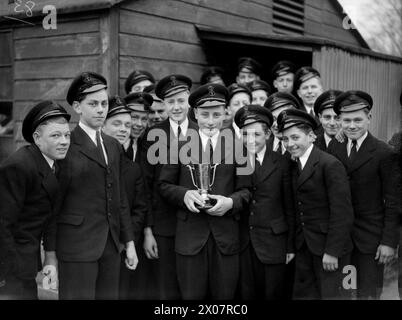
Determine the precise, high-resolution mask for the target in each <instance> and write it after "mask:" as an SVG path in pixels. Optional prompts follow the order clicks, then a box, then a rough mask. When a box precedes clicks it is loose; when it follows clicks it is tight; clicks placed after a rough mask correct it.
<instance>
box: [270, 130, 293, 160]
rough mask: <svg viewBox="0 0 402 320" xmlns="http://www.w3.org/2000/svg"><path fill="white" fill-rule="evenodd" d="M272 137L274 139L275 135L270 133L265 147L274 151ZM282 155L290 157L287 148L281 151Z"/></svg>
mask: <svg viewBox="0 0 402 320" xmlns="http://www.w3.org/2000/svg"><path fill="white" fill-rule="evenodd" d="M274 139H275V136H274V135H273V134H271V136H270V137H269V139H268V141H267V149H268V150H272V151H274ZM274 152H275V151H274ZM282 156H284V157H286V158H287V159H290V158H291V157H290V153H289V152H288V151H287V150H286V151H285V153H282Z"/></svg>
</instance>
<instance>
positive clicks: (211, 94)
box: [208, 86, 215, 97]
mask: <svg viewBox="0 0 402 320" xmlns="http://www.w3.org/2000/svg"><path fill="white" fill-rule="evenodd" d="M208 91H209V95H210V96H211V97H213V96H215V91H214V87H213V86H209V87H208Z"/></svg>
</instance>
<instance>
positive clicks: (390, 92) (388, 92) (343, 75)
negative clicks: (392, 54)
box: [313, 47, 402, 142]
mask: <svg viewBox="0 0 402 320" xmlns="http://www.w3.org/2000/svg"><path fill="white" fill-rule="evenodd" d="M313 66H314V67H315V68H317V69H318V70H319V71H320V73H321V76H322V79H323V84H324V87H325V88H327V89H339V90H363V91H366V92H368V93H370V94H371V96H372V97H373V100H374V107H373V110H372V114H373V118H372V120H371V123H370V132H371V133H373V134H374V135H375V136H376V137H378V138H379V139H381V140H384V141H386V142H388V140H389V139H390V138H391V137H392V135H393V134H394V133H395V132H397V131H398V130H400V127H401V106H400V103H399V97H400V94H401V90H402V63H398V62H394V61H389V60H383V59H379V58H375V57H370V56H365V55H359V54H354V53H350V52H348V51H345V50H343V49H340V48H333V47H322V48H321V51H316V52H314V55H313Z"/></svg>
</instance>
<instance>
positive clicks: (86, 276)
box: [59, 233, 120, 300]
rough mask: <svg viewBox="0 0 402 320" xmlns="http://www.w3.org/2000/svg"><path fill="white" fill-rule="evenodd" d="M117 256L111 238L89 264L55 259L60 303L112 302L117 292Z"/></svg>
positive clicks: (118, 256)
mask: <svg viewBox="0 0 402 320" xmlns="http://www.w3.org/2000/svg"><path fill="white" fill-rule="evenodd" d="M119 275H120V253H119V252H118V250H117V248H116V246H115V244H114V242H113V240H112V238H111V235H110V233H109V236H108V238H107V241H106V245H105V248H104V250H103V253H102V255H101V257H100V258H99V259H98V260H97V261H91V262H75V261H74V262H71V261H63V260H59V298H60V300H95V299H97V300H98V299H99V300H116V299H118V292H119Z"/></svg>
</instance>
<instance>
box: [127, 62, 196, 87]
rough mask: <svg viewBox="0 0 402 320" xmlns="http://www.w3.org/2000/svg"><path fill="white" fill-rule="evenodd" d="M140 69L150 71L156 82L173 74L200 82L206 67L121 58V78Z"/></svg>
mask: <svg viewBox="0 0 402 320" xmlns="http://www.w3.org/2000/svg"><path fill="white" fill-rule="evenodd" d="M138 69H140V70H141V69H142V70H147V71H149V72H150V73H151V74H152V75H153V76H154V77H155V79H156V80H160V79H161V78H162V77H164V76H167V75H169V74H172V73H178V74H183V75H186V76H188V77H189V78H190V79H191V80H193V81H199V78H200V76H201V73H202V71H203V69H204V66H201V65H195V64H188V63H178V62H171V61H162V60H155V59H142V58H131V57H120V77H121V78H124V79H125V78H127V77H128V75H129V74H130V73H131V72H132V71H133V70H138Z"/></svg>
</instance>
